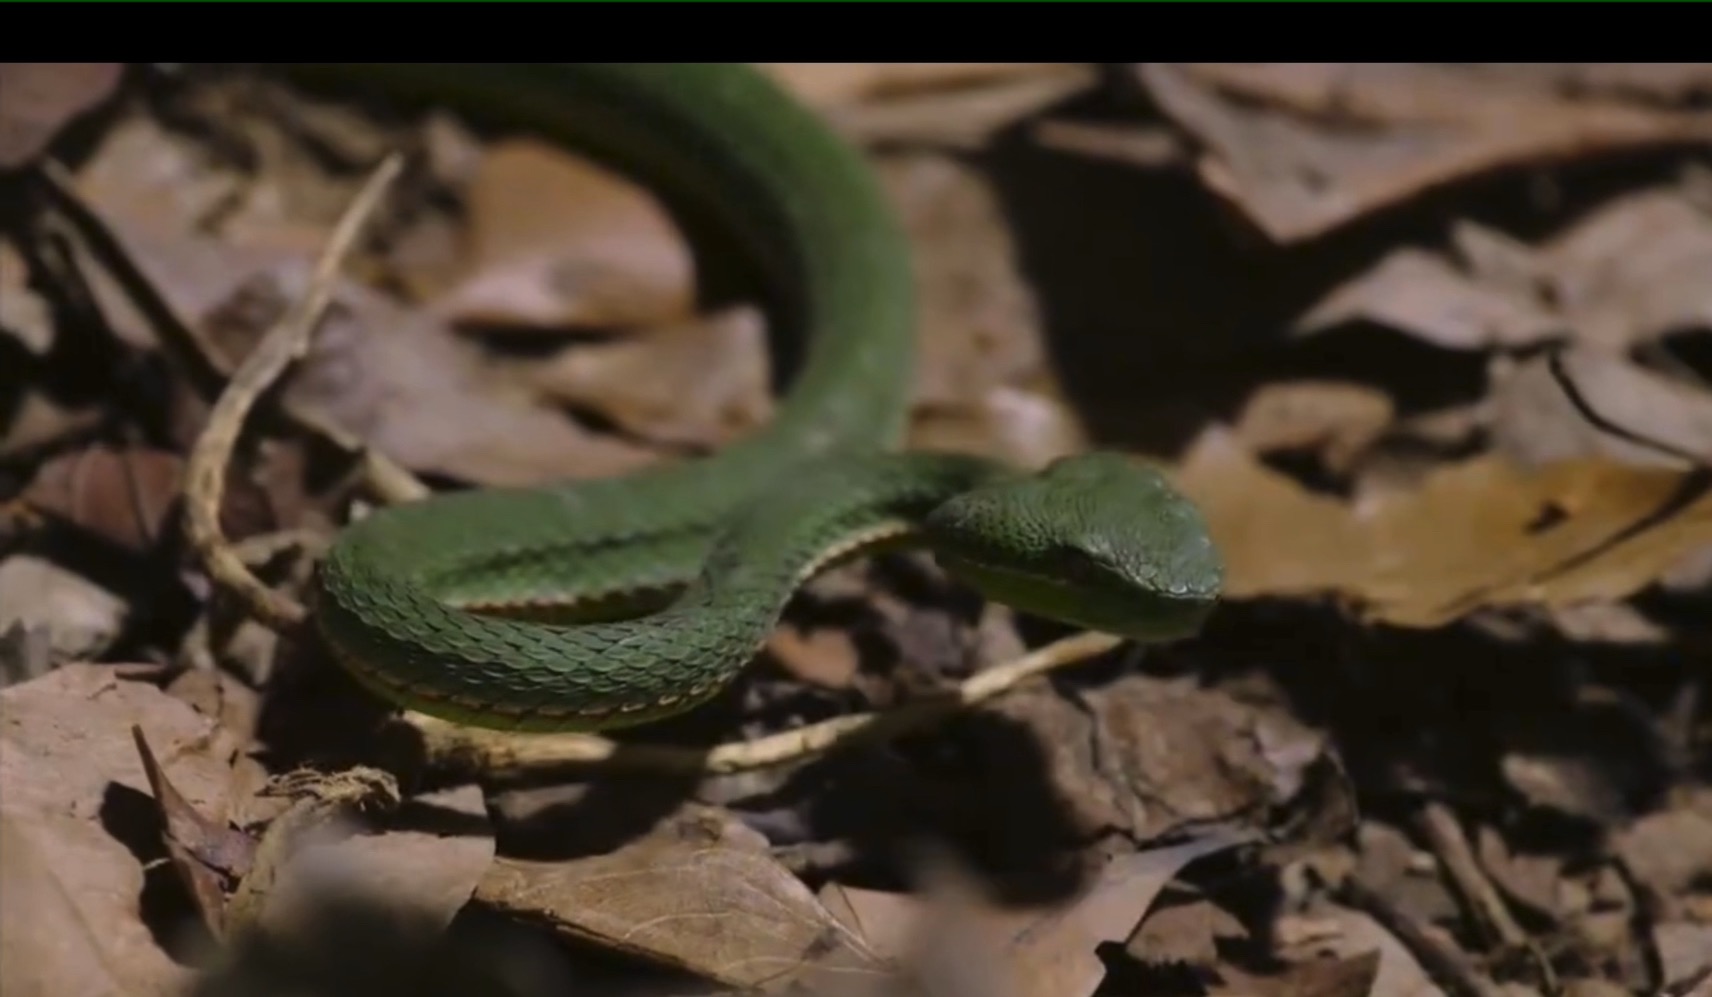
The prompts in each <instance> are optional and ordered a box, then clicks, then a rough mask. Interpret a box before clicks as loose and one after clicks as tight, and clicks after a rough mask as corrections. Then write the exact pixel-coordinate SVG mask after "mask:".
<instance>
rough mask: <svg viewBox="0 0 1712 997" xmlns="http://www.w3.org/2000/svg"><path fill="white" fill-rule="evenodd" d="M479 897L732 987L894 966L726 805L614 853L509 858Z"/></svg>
mask: <svg viewBox="0 0 1712 997" xmlns="http://www.w3.org/2000/svg"><path fill="white" fill-rule="evenodd" d="M476 896H477V898H478V899H479V900H481V901H482V902H483V903H485V904H488V905H490V906H492V907H494V908H496V909H498V910H501V911H506V912H509V913H511V914H514V915H516V916H519V917H522V918H525V919H527V920H530V921H535V922H538V923H539V922H545V923H547V924H550V925H551V926H552V927H553V928H554V930H556V931H561V932H564V933H565V934H567V935H571V936H573V937H576V938H580V939H584V940H586V941H589V942H591V943H593V944H596V945H601V946H606V947H609V948H613V949H616V950H618V951H620V952H624V953H627V954H630V955H633V956H636V957H639V958H643V959H647V960H649V961H651V962H656V963H660V964H663V965H666V966H670V967H673V968H676V969H680V970H683V971H686V972H689V973H693V974H696V975H698V976H701V977H704V978H707V979H710V980H713V981H715V982H717V983H720V984H723V985H725V986H733V987H765V988H773V987H779V986H783V985H785V984H787V983H789V982H791V981H802V982H805V983H806V982H809V981H812V980H815V979H821V980H823V981H824V982H845V983H848V982H850V981H857V980H861V979H863V978H864V977H869V978H872V979H874V980H876V981H878V980H879V979H881V978H882V977H883V976H884V974H885V973H886V972H887V967H886V966H885V965H884V964H883V963H882V962H881V961H880V960H879V959H878V958H877V957H876V956H875V955H874V953H873V952H871V951H870V950H869V949H868V947H867V946H866V945H865V944H864V943H863V941H862V940H861V939H860V938H859V937H857V936H856V935H855V934H854V933H853V932H851V931H850V930H849V929H848V928H846V927H845V926H844V925H843V924H841V923H840V922H839V921H838V919H837V918H835V917H833V916H832V914H830V913H829V912H828V911H827V910H826V908H825V907H823V906H821V904H820V902H819V901H817V900H816V899H815V898H814V896H813V895H812V894H810V893H809V892H808V889H807V888H806V887H804V886H803V884H802V882H801V881H800V880H798V879H797V878H796V877H795V876H794V875H792V874H791V873H790V872H788V871H786V870H785V868H784V867H783V866H781V865H779V864H778V863H777V862H775V861H774V860H773V859H772V858H771V857H770V856H769V855H768V854H767V853H766V849H765V845H764V843H763V842H762V841H761V840H760V839H759V836H757V835H755V834H754V832H751V831H748V830H747V829H745V828H743V827H742V826H741V825H738V824H736V823H734V822H733V821H732V820H731V819H730V818H729V817H727V816H725V815H724V814H722V813H720V812H718V811H709V810H701V809H696V810H691V811H689V812H687V813H686V814H685V815H683V816H682V817H680V818H678V819H675V820H674V821H672V822H670V823H668V824H666V825H663V826H662V827H660V828H658V829H656V830H655V831H654V832H653V833H652V834H650V835H649V836H647V837H645V838H643V839H641V840H639V841H637V842H634V843H633V844H630V845H627V846H625V847H624V848H621V849H620V850H618V851H616V852H613V853H611V854H608V855H600V856H594V857H590V858H583V859H576V860H572V861H568V862H556V863H555V862H534V861H526V860H522V859H510V858H501V859H499V860H498V861H497V862H495V863H494V864H493V866H492V868H491V869H489V870H488V873H487V875H486V876H484V877H483V879H482V881H481V885H480V886H479V887H477V890H476Z"/></svg>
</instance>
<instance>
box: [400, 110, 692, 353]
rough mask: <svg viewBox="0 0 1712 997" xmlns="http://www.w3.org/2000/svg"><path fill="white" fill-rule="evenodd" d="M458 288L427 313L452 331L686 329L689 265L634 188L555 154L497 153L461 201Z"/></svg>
mask: <svg viewBox="0 0 1712 997" xmlns="http://www.w3.org/2000/svg"><path fill="white" fill-rule="evenodd" d="M468 199H469V225H470V240H471V247H470V256H469V261H468V265H467V271H466V273H465V275H464V277H463V279H462V280H461V281H459V282H457V283H456V284H455V285H454V286H453V287H452V288H451V289H450V290H448V291H447V292H446V293H445V295H444V296H443V297H441V298H440V299H438V300H437V301H434V302H431V303H430V304H431V308H432V309H433V311H434V313H435V314H436V315H439V316H440V317H442V318H445V319H448V320H451V321H454V322H469V323H485V324H502V325H508V326H519V327H529V326H536V327H542V328H550V329H563V328H566V327H599V328H611V327H621V326H637V325H651V324H656V323H661V322H674V321H680V320H682V319H684V318H686V317H687V316H688V315H689V313H690V309H691V307H692V305H693V304H694V298H695V261H694V259H693V257H692V256H691V254H690V248H689V244H688V243H687V242H686V241H685V240H684V237H683V234H682V233H681V232H679V231H678V228H677V226H676V225H675V224H674V223H673V221H672V218H671V216H670V215H669V214H668V213H667V212H666V210H665V209H664V208H663V207H662V206H661V205H660V203H659V202H658V201H657V200H655V198H654V197H653V195H652V194H650V193H648V192H647V191H646V190H645V189H644V188H642V187H641V186H639V185H637V184H635V183H633V182H631V181H630V180H627V179H625V178H624V177H622V176H620V175H618V174H616V173H614V172H612V171H610V170H608V169H606V168H604V167H601V166H597V165H595V164H594V163H592V162H590V161H588V160H586V159H582V158H579V157H576V156H573V155H571V154H569V153H567V152H564V151H562V150H560V149H558V148H557V147H554V146H550V145H547V144H545V143H542V142H538V141H535V140H529V139H518V140H511V141H506V142H502V143H500V144H497V145H495V146H493V147H492V148H490V149H489V150H488V153H487V155H486V156H485V157H483V159H482V162H481V166H480V168H479V169H478V170H477V172H476V177H475V180H474V181H473V182H472V183H471V185H470V189H469V192H468Z"/></svg>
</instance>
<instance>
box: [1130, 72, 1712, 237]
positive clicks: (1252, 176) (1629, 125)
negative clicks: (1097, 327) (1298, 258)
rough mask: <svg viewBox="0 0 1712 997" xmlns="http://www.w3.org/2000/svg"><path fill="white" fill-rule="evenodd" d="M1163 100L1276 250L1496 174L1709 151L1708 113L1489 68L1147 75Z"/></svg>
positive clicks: (1217, 187) (1208, 168) (1210, 175)
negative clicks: (1659, 152)
mask: <svg viewBox="0 0 1712 997" xmlns="http://www.w3.org/2000/svg"><path fill="white" fill-rule="evenodd" d="M1139 72H1140V76H1141V79H1142V82H1143V83H1144V85H1146V86H1147V88H1148V90H1149V92H1150V93H1151V94H1152V96H1153V98H1154V100H1155V101H1156V102H1157V103H1158V104H1159V106H1160V107H1161V108H1163V109H1164V110H1165V112H1166V113H1167V114H1169V115H1171V117H1172V118H1173V119H1175V120H1176V121H1177V123H1178V124H1180V125H1182V126H1183V127H1184V128H1186V129H1188V130H1189V131H1190V132H1192V133H1194V135H1195V136H1196V138H1198V139H1199V140H1200V141H1201V143H1202V144H1203V145H1204V146H1205V147H1206V148H1207V149H1208V153H1207V154H1206V155H1205V156H1204V157H1203V158H1202V161H1201V164H1200V173H1201V179H1202V181H1203V182H1204V183H1206V184H1207V186H1208V187H1210V188H1212V189H1213V190H1214V191H1216V192H1218V193H1219V194H1220V195H1222V196H1224V197H1225V198H1228V199H1229V200H1231V201H1232V202H1234V203H1235V204H1236V205H1237V206H1238V207H1240V208H1241V209H1242V210H1243V211H1245V212H1246V213H1247V214H1248V216H1249V217H1250V218H1251V219H1252V220H1253V221H1254V222H1255V224H1257V225H1258V226H1259V227H1260V228H1261V229H1263V230H1264V231H1265V232H1266V233H1267V234H1268V235H1269V236H1271V237H1272V238H1273V239H1274V240H1276V241H1278V242H1296V241H1299V240H1303V239H1308V238H1312V237H1314V236H1318V235H1322V234H1324V233H1326V232H1328V231H1330V230H1332V229H1334V228H1337V227H1339V226H1341V225H1345V224H1347V223H1349V222H1351V221H1353V220H1355V219H1357V218H1360V217H1362V216H1363V215H1366V214H1370V213H1372V212H1374V211H1378V210H1380V209H1383V208H1387V207H1390V206H1392V205H1394V204H1397V203H1399V202H1401V201H1404V200H1406V199H1408V198H1411V197H1414V196H1416V195H1417V194H1419V193H1421V192H1422V191H1423V190H1426V189H1428V188H1432V187H1438V186H1441V185H1444V184H1448V183H1451V182H1453V181H1457V180H1462V179H1465V178H1467V177H1470V176H1473V175H1476V174H1480V173H1486V172H1491V171H1493V170H1496V169H1500V168H1513V167H1517V166H1521V165H1526V164H1534V163H1545V162H1552V161H1559V160H1564V159H1573V158H1588V157H1591V156H1595V155H1602V154H1604V155H1608V154H1611V153H1616V152H1623V151H1631V150H1638V149H1645V148H1656V147H1660V146H1669V145H1682V144H1690V143H1697V142H1706V141H1708V140H1709V139H1712V114H1708V113H1706V112H1704V111H1694V110H1680V111H1679V110H1673V109H1669V108H1661V107H1658V106H1656V105H1654V104H1651V103H1644V102H1639V101H1634V102H1631V101H1625V100H1620V99H1615V98H1612V97H1602V96H1587V95H1577V94H1573V93H1570V92H1568V91H1566V90H1564V89H1563V88H1562V79H1561V76H1562V75H1563V74H1562V73H1559V74H1556V75H1557V77H1558V78H1551V77H1541V76H1539V75H1533V76H1530V75H1528V74H1518V73H1514V72H1512V71H1511V70H1510V67H1507V66H1505V67H1499V66H1491V65H1478V64H1474V65H1469V64H1463V65H1429V64H1424V63H1370V64H1369V63H1183V64H1165V63H1150V64H1146V65H1143V66H1142V67H1140V70H1139Z"/></svg>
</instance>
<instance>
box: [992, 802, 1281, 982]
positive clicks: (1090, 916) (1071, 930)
mask: <svg viewBox="0 0 1712 997" xmlns="http://www.w3.org/2000/svg"><path fill="white" fill-rule="evenodd" d="M1246 840H1250V839H1249V836H1248V835H1246V834H1240V833H1236V832H1227V833H1222V834H1215V835H1210V836H1208V837H1206V838H1203V839H1201V840H1197V841H1191V842H1188V843H1186V844H1182V845H1174V846H1172V847H1169V848H1158V849H1153V850H1151V851H1145V852H1139V853H1137V854H1135V855H1129V856H1122V857H1119V858H1116V859H1114V860H1112V862H1111V864H1110V865H1108V866H1107V867H1106V869H1105V870H1104V871H1103V872H1102V873H1101V874H1100V877H1099V880H1098V881H1097V883H1096V884H1095V886H1094V888H1093V889H1092V890H1090V891H1089V892H1088V893H1087V894H1086V895H1085V896H1083V897H1082V898H1081V899H1080V900H1078V901H1077V902H1076V903H1075V905H1074V906H1072V907H1070V908H1069V909H1068V910H1064V911H1061V912H1058V913H1055V914H1052V915H1049V916H1048V917H1046V918H1044V919H1042V920H1040V921H1038V922H1036V923H1034V924H1032V925H1030V926H1029V927H1028V928H1027V929H1025V930H1024V931H1022V932H1021V933H1020V934H1018V935H1017V936H1016V938H1015V940H1014V941H1013V942H1012V947H1011V950H1010V952H1009V953H1008V955H1009V958H1010V962H1011V965H1013V966H1014V967H1015V968H1016V969H1015V971H1016V973H1017V976H1018V978H1019V979H1021V980H1026V981H1027V983H1028V986H1027V988H1026V989H1024V991H1023V994H1025V995H1026V997H1086V995H1092V994H1093V993H1094V991H1095V990H1096V989H1098V987H1099V985H1100V981H1101V980H1103V979H1104V978H1105V975H1106V970H1105V965H1104V963H1102V962H1101V960H1100V957H1099V955H1098V954H1097V953H1096V952H1095V951H1094V950H1095V948H1096V947H1097V946H1098V945H1099V944H1100V943H1102V942H1122V941H1123V940H1124V939H1126V938H1128V937H1129V935H1130V933H1131V932H1132V931H1134V930H1135V926H1136V924H1137V923H1139V922H1140V921H1141V919H1142V916H1143V915H1144V914H1146V913H1147V910H1148V908H1149V907H1151V906H1152V905H1153V901H1154V898H1155V897H1157V896H1158V895H1159V891H1160V890H1162V889H1164V888H1165V886H1166V884H1168V883H1169V882H1171V880H1172V879H1173V878H1174V877H1175V876H1176V875H1177V873H1178V872H1180V871H1181V870H1182V868H1183V867H1184V866H1185V865H1188V864H1189V863H1190V862H1193V861H1194V860H1196V859H1198V858H1201V857H1203V856H1205V855H1210V854H1212V853H1214V852H1217V851H1223V850H1225V849H1227V848H1231V847H1233V846H1235V845H1238V844H1241V843H1242V842H1244V841H1246Z"/></svg>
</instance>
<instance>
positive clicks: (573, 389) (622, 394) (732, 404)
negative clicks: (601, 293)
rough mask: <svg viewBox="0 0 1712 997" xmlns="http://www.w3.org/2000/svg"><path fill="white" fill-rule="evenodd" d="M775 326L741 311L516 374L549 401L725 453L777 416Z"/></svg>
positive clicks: (653, 436) (658, 437) (575, 350)
mask: <svg viewBox="0 0 1712 997" xmlns="http://www.w3.org/2000/svg"><path fill="white" fill-rule="evenodd" d="M768 369H769V368H768V357H767V336H766V320H765V319H764V317H763V316H762V315H761V313H760V312H759V311H757V310H756V309H753V308H747V307H738V308H733V309H730V310H727V311H725V312H721V313H719V314H716V315H711V316H708V317H706V318H702V319H696V320H693V321H688V322H682V323H676V324H673V325H668V326H663V327H659V328H655V329H650V330H648V331H647V332H646V333H641V334H638V335H635V336H632V337H627V338H625V339H623V340H621V341H618V342H611V343H602V344H599V345H580V346H571V347H568V348H566V349H564V350H562V351H560V353H559V354H558V355H557V356H555V357H553V358H552V359H549V360H546V361H538V360H530V361H524V362H522V363H520V364H519V365H518V366H517V368H516V371H515V373H516V376H517V378H518V379H519V380H520V381H522V382H524V383H526V384H531V385H533V386H534V387H535V388H536V389H537V390H538V391H540V392H541V393H542V394H543V395H546V396H548V397H551V398H554V399H556V400H558V401H561V402H564V403H566V404H569V405H572V406H578V407H583V408H588V409H592V410H594V411H596V412H599V413H600V414H601V415H602V416H605V417H606V418H608V419H610V420H612V422H613V423H615V424H616V425H618V426H620V427H622V428H623V429H624V430H625V431H626V432H628V433H630V434H632V435H635V436H639V437H642V438H644V439H647V440H650V441H653V442H656V443H661V444H665V445H668V446H677V447H691V448H699V449H715V448H717V447H721V446H724V445H725V444H727V443H730V442H732V441H733V440H735V439H737V438H739V437H742V436H744V435H746V434H748V433H750V432H752V431H753V430H755V429H756V428H758V427H760V426H761V425H763V424H765V423H766V422H767V420H768V419H769V418H770V417H771V415H772V403H773V396H772V389H771V386H770V381H769V380H768V378H769V374H768Z"/></svg>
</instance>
